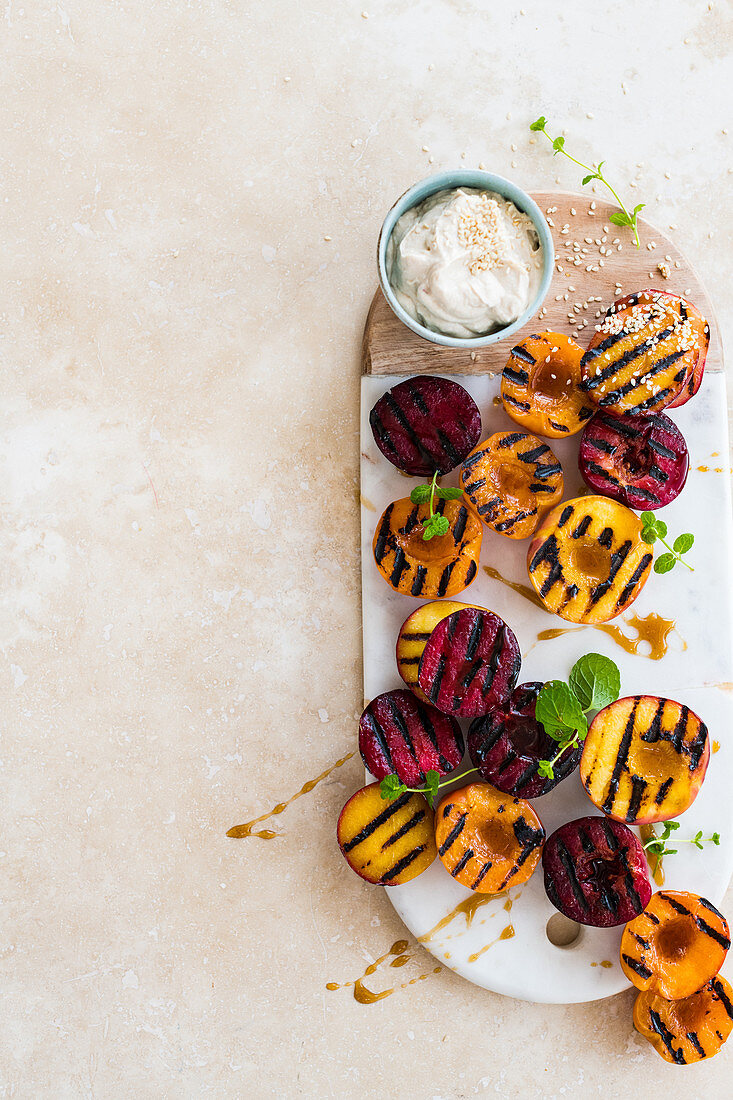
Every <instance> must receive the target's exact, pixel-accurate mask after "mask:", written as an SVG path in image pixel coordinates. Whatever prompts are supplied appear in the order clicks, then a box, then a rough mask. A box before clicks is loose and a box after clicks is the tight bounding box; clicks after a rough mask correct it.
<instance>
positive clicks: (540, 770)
mask: <svg viewBox="0 0 733 1100" xmlns="http://www.w3.org/2000/svg"><path fill="white" fill-rule="evenodd" d="M537 774H538V775H541V776H542V777H543V778H544V779H554V778H555V771H554V769H553V767H552V764H551V763H550V761H549V760H540V761H538V763H537Z"/></svg>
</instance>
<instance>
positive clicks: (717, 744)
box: [713, 741, 720, 752]
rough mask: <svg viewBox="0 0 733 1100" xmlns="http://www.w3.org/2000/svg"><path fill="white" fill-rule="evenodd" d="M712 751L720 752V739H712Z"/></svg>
mask: <svg viewBox="0 0 733 1100" xmlns="http://www.w3.org/2000/svg"><path fill="white" fill-rule="evenodd" d="M713 752H720V741H713Z"/></svg>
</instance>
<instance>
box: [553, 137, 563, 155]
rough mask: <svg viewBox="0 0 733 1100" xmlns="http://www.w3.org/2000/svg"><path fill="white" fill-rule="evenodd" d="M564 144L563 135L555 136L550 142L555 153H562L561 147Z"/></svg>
mask: <svg viewBox="0 0 733 1100" xmlns="http://www.w3.org/2000/svg"><path fill="white" fill-rule="evenodd" d="M564 144H565V138H564V137H556V138H555V140H554V141H553V143H552V148H553V149H554V150H555V152H556V153H562V147H563V145H564Z"/></svg>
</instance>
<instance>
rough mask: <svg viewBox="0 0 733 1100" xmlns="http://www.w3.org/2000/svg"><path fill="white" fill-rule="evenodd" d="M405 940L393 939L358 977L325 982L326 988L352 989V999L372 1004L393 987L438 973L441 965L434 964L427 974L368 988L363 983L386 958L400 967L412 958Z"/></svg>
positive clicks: (361, 1003)
mask: <svg viewBox="0 0 733 1100" xmlns="http://www.w3.org/2000/svg"><path fill="white" fill-rule="evenodd" d="M409 946H410V945H409V943H408V942H407V940H395V942H394V943H393V944H392V946H391V947H390V949H389V951H386V952H385V953H384V955H380V956H379V958H378V959H375V960H374V962H373V963H370V964H369V966H368V967H367V968H366V970H365V971H364V973H363V974H362V976H361V977H360V978H356V979H355V980H354V981H353V982H343V983H339V982H327V983H326V989H328V990H330V991H332V992H333V991H334V990H337V989H353V990H354V1000H355V1001H358V1002H359V1004H360V1005H373V1004H376V1002H377V1001H382V1000H384V998H385V997H390V996H391V995H392V994H393V993H394V991H395V989H407V987H408V986H410V985H415V984H416V983H417V982H424V981H425V979H426V978H429V977H430V975H431V974H438V973H439V972H440V971H441V970H442V969H443V967H442V966H436V967H435V969H434V970H429V971H428V973H427V974H418V976H417V977H416V978H410V980H409V981H407V982H402V984H401V985H397V986H393V988H392V989H383V990H381V992H379V993H377V992H375V991H374V990H372V989H368V988H367V986H366V985H365V984H364V983H365V981H366V979H367V978H369V977H370V976H371V975H372V974H376V972H377V970H378V969H379V967H380V966H381V965H382V963H383V962H385V961H386V960H387V959H390V960H391V961H390V964H389V965H390V966H393V967H401V966H404V965H405V963H408V962H409V961H410V959H412V958H414V955H408V954H407V951H408V948H409Z"/></svg>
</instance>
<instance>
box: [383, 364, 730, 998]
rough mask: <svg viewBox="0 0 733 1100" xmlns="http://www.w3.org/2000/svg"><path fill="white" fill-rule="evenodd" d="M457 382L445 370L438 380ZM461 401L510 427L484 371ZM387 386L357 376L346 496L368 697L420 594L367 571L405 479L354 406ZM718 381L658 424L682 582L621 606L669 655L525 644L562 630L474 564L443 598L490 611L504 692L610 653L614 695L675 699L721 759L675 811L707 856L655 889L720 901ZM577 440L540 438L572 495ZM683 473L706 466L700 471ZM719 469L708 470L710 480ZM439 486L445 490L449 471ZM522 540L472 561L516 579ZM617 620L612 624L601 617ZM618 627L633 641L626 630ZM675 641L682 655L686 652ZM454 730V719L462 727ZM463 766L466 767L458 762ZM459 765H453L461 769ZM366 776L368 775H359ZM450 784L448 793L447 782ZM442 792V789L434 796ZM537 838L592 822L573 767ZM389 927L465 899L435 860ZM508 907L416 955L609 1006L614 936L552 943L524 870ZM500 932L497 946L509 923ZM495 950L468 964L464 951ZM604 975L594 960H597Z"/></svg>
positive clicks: (578, 641)
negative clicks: (669, 464) (676, 457)
mask: <svg viewBox="0 0 733 1100" xmlns="http://www.w3.org/2000/svg"><path fill="white" fill-rule="evenodd" d="M453 377H456V376H453ZM456 380H457V381H460V382H461V384H462V385H463V386H465V388H466V389H467V390H468V391H469V393H471V395H472V396H473V398H474V400H475V401H476V403H477V404H478V407H479V409H480V410H481V417H482V422H483V432H482V438H485V437H486V436H489V435H491V434H492V433H493V432H496V431H500V430H506V429H509V428H511V427H512V425H513V422H512V421H511V420H510V419H509V417H507V415H506V414H505V413H504V411H503V408H501V407H498V406H496V405H495V404H494V401H493V399H494V397H495V395H496V394H497V393H498V388H499V379H498V377H490V376H475V375H474V376H471V377H468V376H460V377H457V378H456ZM399 381H401V379H400V378H398V377H395V376H391V377H387V378H380V377H373V376H372V377H370V376H365V377H363V378H362V391H361V392H362V401H361V449H362V458H361V493H362V510H361V517H362V562H363V571H362V572H363V581H362V591H363V623H364V695H365V699H366V700H369V699H373V698H374V697H375V696H376V695H379V694H380V693H381V692H383V691H388V690H390V689H392V688H399V687H403V686H404V685H403V683H402V680H401V679H400V676H399V675H398V672H397V667H396V663H395V654H394V648H395V642H396V640H397V634H398V632H399V628H400V626H401V625H402V623H403V621H404V620H405V619H406V618H407V616H408V615H409V614H410V613H411V612H412V611H414V610H415V608H416V607H418V606H419V605H420V601H419V600H415V599H413V598H411V597H409V596H403V595H400V594H398V593H396V592H393V591H392V590H391V589H390V588H389V586H388V585H387V584H386V582H385V581H384V580H383V579H382V577H381V576H380V575H379V573H378V571H377V568H376V565H375V563H374V558H373V556H372V538H373V535H374V528H375V524H376V522H377V520H378V519H379V516H380V515H381V513H382V511H383V510H384V509H385V508H386V507H387V505H388V504H389V503H390V501H392V500H396V499H398V498H399V497H404V496H407V495H408V494H409V492H410V490H411V488H412V486H413V485H415V484H417V483H418V482H417V479H408V478H406V477H405V476H404V475H402V474H400V472H399V471H398V470H396V469H395V468H394V467H393V466H392V465H391V463H389V462H388V461H387V460H386V459H385V458H384V457H383V456H382V455H381V454H380V452H379V450H378V448H377V446H376V444H375V443H374V440H373V437H372V433H371V430H370V427H369V411H370V409H371V408H372V406H373V405H374V403H375V402H376V400H377V399H378V398H379V397H380V396H381V395H382V393H384V392H385V391H386V390H387V389H389V388H390V387H391V386H394V385H395V384H396V383H397V382H399ZM726 407H727V404H726V393H725V378H724V375H723V374H722V373H710V372H708V373H707V374H706V375H705V378H704V380H703V384H702V387H701V389H700V391H699V393H698V394H697V396H696V397H695V398H694V399H693V400H692V401H690V402H688V404H687V405H685V406H683V407H682V408H680V409H673V410H672V411H671V414H670V415H671V416H672V417H673V419H674V420H675V422H676V423H677V425H678V426H679V428H680V429H681V430H682V432H683V433H684V435H685V438H686V440H687V444H688V447H689V450H690V465H691V471H690V475H689V477H688V481H687V485H686V486H685V489H684V490H683V492H682V493H681V495H680V496H679V497H678V498H677V500H676V501H674V502H673V503H672V504H670V505H668V506H667V507H666V508H665V509H664V510H663V512H662V513H660V515H663V518H664V520H665V521H666V522H667V524H668V526H669V530H670V533H671V534H672V535H677V534H679V533H681V532H682V531H692V532H693V533H694V535H695V546H694V548H693V550H692V551H691V553H690V554H689V558H690V562H691V564H692V565H693V566H694V568H695V571H694V573H691V572H689V570H687V569H684V568H682V567H681V566H678V567H677V568H676V569H674V570H673V571H672V572H671V573H667V574H666V575H663V576H659V575H657V574H655V573H652V574H651V576H650V579H649V581H648V582H647V584H646V586H645V588H644V589H643V591H642V593H641V595H640V596H639V598H638V600H637V601H636V603H635V604H634V605H633V606H632V608H631V609H630V610H629V611H627V613H626V617H628V616H629V615H630V614H639V615H646V614H648V613H649V612H652V611H656V612H658V613H659V614H660V615H662V616H664V617H665V618H668V619H674V620H676V632H675V633H673V634H672V635H671V636H670V646H669V651H668V653H667V654H666V655H665V657H664V658H663V659H662V660H659V661H654V660H651V659H650V658H649V657H647V656H644V655H642V654H641V653H639V654H637V655H635V656H634V655H631V654H628V653H626V652H624V651H623V650H622V649H621V648H620V647H619V646H617V645H616V643H615V642H614V641H613V639H612V638H611V637H609V636H608V635H607V634H604V633H603V632H601V631H598V630H595V629H593V628H592V627H585V628H583V629H582V630H578V631H576V632H573V633H568V634H564V635H562V636H561V637H559V638H556V639H553V640H552V641H544V642H537V634H538V633H539V632H540V631H542V630H546V629H548V628H551V627H563V626H566V625H570V624H566V623H563V622H562V620H560V619H558V618H557V617H556V616H554V615H550V614H549V613H546V612H543V611H542V610H540V609H539V608H538V607H536V606H534V605H533V604H532V603H531V602H530V601H529V600H527V599H526V598H525V597H523V596H522V595H520V594H519V593H517V592H515V591H513V590H512V589H510V588H508V587H507V586H506V585H504V584H502V583H500V582H499V581H496V580H492V579H491V578H490V577H488V575H487V574H486V573H485V572H484V570H483V569H482V568H480V569H479V572H478V575H477V578H476V580H475V581H474V583H473V584H472V585H471V586H470V587H469V588H468V589H467V590H466V592H465V594H459V595H457V596H454V597H453V599H456V600H463V601H465V602H469V603H477V604H479V605H482V606H484V607H487V608H490V609H491V610H492V611H495V612H496V613H497V614H498V615H500V616H501V617H502V618H503V619H505V620H506V622H507V623H509V625H510V626H511V628H512V629H513V630H514V632H515V634H516V635H517V638H518V639H519V643H520V646H521V649H522V654H523V663H522V670H521V673H520V678H519V682H520V683H523V682H525V681H527V680H546V679H555V678H557V679H564V678H566V677H567V674H568V672H569V671H570V668H571V666H572V664H573V663H574V661H575V660H576V659H577V658H578V657H579V656H581V654H583V653H586V652H589V651H595V652H598V653H605V654H607V655H608V656H609V657H612V658H613V660H614V661H616V663H617V664H618V666H619V668H620V669H621V685H622V687H621V691H622V695H632V694H637V693H645V694H650V695H663V696H668V697H671V698H674V699H677V700H679V701H680V702H683V703H686V704H687V705H688V706H690V707H691V708H692V709H693V710H694V711H695V712H696V713H698V714H699V715H700V716H701V717H702V718H703V720H704V721H705V722H706V723H707V725H708V727H709V731H710V739H711V742H718V743H719V745H720V749H719V750H718V751H717V752H715V753H713V754H712V755H711V758H710V765H709V767H708V771H707V775H706V778H705V781H704V783H703V786H702V789H701V791H700V794H699V795H698V797H697V799H696V801H695V802H694V804H693V805H692V807H691V808H690V809H689V810H688V811H687V812H686V813H685V814H684V815H683V816H682V818H681V819H680V821H681V828H680V830H679V833H678V836H679V837H688V836H692V835H694V834H695V833H696V832H697V830H698V829H702V830H703V831H704V833H705V835H709V834H710V833H711V832H713V831H717V832H719V833H720V835H721V844H720V846H719V847H715V846H713V845H706V846H705V849H704V850H703V851H698V850H697V849H695V848H694V847H693V845H690V844H682V845H680V851H679V854H677V855H674V856H670V857H668V858H667V859H666V860H665V861H664V871H665V880H666V881H665V886H667V887H669V888H672V889H684V890H694V891H696V892H698V893H702V894H704V895H705V896H706V897H707V898H709V899H710V900H711V901H713V902H715V903H718V902H720V900H721V898H722V897H723V894H724V892H725V889H726V887H727V885H728V881H729V879H730V876H731V871H732V870H733V797H731V786H732V781H733V734H732V733H731V731H732V730H733V694H731V692H733V661H732V651H733V648H732V643H733V631H732V624H733V608H732V606H731V584H730V570H731V568H733V540H732V539H731V495H730V480H729V457H728V432H727V421H726ZM578 440H579V436H575V437H574V438H572V439H568V440H559V441H554V440H549V441H548V442H549V443H550V445H551V447H552V448H553V450H555V452H556V453H557V456H558V458H559V459H560V461H561V463H562V465H563V470H564V476H565V497H572V496H575V495H577V493H578V491H579V490H580V489H581V487H582V486H583V482H582V480H581V478H580V475H579V473H578V469H577V453H578ZM698 466H707V467H709V470H708V471H706V472H703V471H701V470H698V468H697V467H698ZM716 468H722V472H716ZM445 483H446V484H456V476H455V474H453V475H451V477H449V478H447V479H446V482H445ZM527 545H528V543H527V540H522V541H516V542H515V541H512V540H510V539H505V538H502V537H501V536H499V535H496V534H494V533H493V532H492V531H490V530H489V529H488V528H486V529H485V530H484V537H483V545H482V549H481V563H480V564H481V566H485V565H491V566H493V567H494V568H495V569H497V570H498V571H499V572H500V573H501V574H502V576H504V577H506V578H508V579H510V580H514V581H519V582H522V583H528V581H527V573H526V567H525V559H526V553H527ZM615 624H616V625H621V626H622V627H623V625H624V617H623V616H622V617H620V618H619V619H616V620H615ZM626 632H628V633H629V634H630V635H633V633H634V632H633V631H632V630H631V629H630V628H628V627H627V628H626ZM685 643H686V648H685ZM464 727H467V723H464ZM465 766H470V764H469V762H468V758H466V760H464V767H465ZM460 770H463V768H461V769H460ZM367 774H368V773H367ZM459 785H460V784H459ZM447 789H448V788H446V790H447ZM533 805H534V807H535V809H536V811H537V812H538V814H539V816H540V818H541V820H542V822H543V824H544V826H545V829H546V830H547V833H548V835H549V834H550V833H551V832H552V831H553V830H554V829H556V828H557V827H558V826H559V825H561V824H563V823H564V822H566V821H570V820H571V819H572V818H575V817H580V816H583V815H585V814H597V813H598V812H599V811H598V810H596V808H595V806H594V805H593V804H592V803H591V802H590V800H589V799H588V797H587V795H586V794H585V791H584V789H583V787H582V785H581V782H580V779H579V777H578V772H577V770H576V772H575V773H574V774H573V775H572V776H570V777H569V778H568V779H567V780H566V781H565V782H564V783H561V784H560V785H559V786H558V787H557V788H556V789H555V790H554V791H553V792H551V793H550V794H549V795H546V796H545V797H543V798H539V799H535V800H534V802H533ZM387 893H388V895H389V898H390V900H391V902H392V904H393V905H394V907H395V909H396V911H397V912H398V913H399V915H400V917H401V918H402V920H403V921H404V923H405V924H406V925H407V927H408V928H409V929H410V931H411V932H412V933H413V935H414V936H416V937H420V936H422V935H424V934H425V933H426V932H428V931H429V930H430V929H432V928H434V926H435V925H436V924H437V923H438V922H439V921H440V920H441V919H442V918H443V917H445V916H446V915H447V914H448V913H449V912H450V911H451V910H452V909H454V908H455V906H456V905H457V904H458V903H459V902H461V901H463V900H464V899H465V898H467V897H469V896H470V891H468V890H466V889H464V888H463V887H462V886H460V885H459V884H458V883H456V882H455V881H454V880H453V879H452V878H451V876H450V875H449V874H448V872H447V871H446V870H445V869H444V867H443V865H442V863H441V862H440V861H439V860H436V861H435V863H434V864H433V866H432V867H431V868H430V869H429V870H428V871H427V872H425V873H424V874H422V875H421V876H420V877H419V878H416V879H414V880H413V881H412V882H410V883H407V884H406V885H405V886H398V887H392V888H390V889H388V890H387ZM510 896H511V897H512V898H513V899H514V903H513V906H512V909H511V913H507V911H506V910H505V908H504V899H502V898H496V899H492V900H491V901H489V902H488V903H487V904H486V905H483V906H482V907H481V908H479V909H478V910H477V912H476V914H475V916H474V919H473V921H472V922H471V925H470V927H467V922H466V919H465V917H463V916H461V915H458V916H456V917H455V918H454V919H453V920H452V921H451V922H450V923H449V924H448V925H447V926H446V927H445V928H444V929H442V931H441V932H439V933H438V934H436V935H435V936H433V937H432V938H431V939H430V940H429V941H428V942H426V943H425V947H426V948H427V949H428V950H429V951H431V952H432V954H433V955H434V956H435V957H436V959H438V960H439V961H440V962H441V963H442V964H443V965H444V966H446V967H448V968H450V969H452V970H454V971H455V972H456V973H458V974H461V975H462V976H463V977H465V978H467V979H468V980H469V981H471V982H474V983H475V984H477V985H479V986H484V987H485V988H487V989H491V990H494V991H496V992H498V993H504V994H508V995H510V996H513V997H518V998H521V999H523V1000H528V1001H540V1002H548V1003H573V1002H578V1001H591V1000H595V999H597V998H600V997H608V996H610V995H611V994H614V993H617V992H619V991H620V990H622V989H625V988H627V987H628V982H627V979H626V978H625V977H624V975H623V973H622V972H621V968H620V966H619V962H618V948H619V942H620V938H621V929H620V928H617V929H610V930H603V929H596V928H582V930H581V932H580V935H579V937H578V938H577V939H576V941H575V942H574V943H573V944H572V945H571V946H570V947H556V946H554V945H553V944H552V943H550V941H549V940H548V938H547V935H546V925H547V921H548V919H549V918H550V917H551V916H552V915H553V914H554V913H555V912H556V910H555V909H554V907H553V906H552V905H551V904H550V902H549V901H548V899H547V897H546V895H545V891H544V888H543V883H542V868H541V867H539V868H538V869H537V870H536V871H535V873H534V875H533V876H532V878H531V879H530V880H529V882H528V883H526V884H525V885H524V886H523V887H519V888H517V889H516V890H513V891H510ZM509 923H511V925H512V926H513V928H514V933H515V934H514V936H513V937H512V938H510V939H506V940H498V937H499V935H500V933H501V932H502V930H503V929H504V928H505V927H506V926H507V925H508V924H509ZM495 940H498V942H496V943H493V945H492V946H491V947H490V948H489V949H488V950H486V951H484V952H483V953H482V954H481V955H480V956H479V957H478V958H477V959H475V961H470V956H472V955H475V954H476V953H478V952H480V951H481V948H483V947H485V946H486V945H487V944H489V943H491V942H492V941H495ZM609 961H610V962H611V963H612V964H613V965H612V966H610V967H609V966H601V965H600V963H601V962H609Z"/></svg>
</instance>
